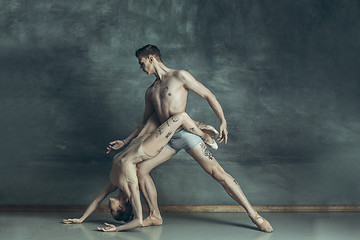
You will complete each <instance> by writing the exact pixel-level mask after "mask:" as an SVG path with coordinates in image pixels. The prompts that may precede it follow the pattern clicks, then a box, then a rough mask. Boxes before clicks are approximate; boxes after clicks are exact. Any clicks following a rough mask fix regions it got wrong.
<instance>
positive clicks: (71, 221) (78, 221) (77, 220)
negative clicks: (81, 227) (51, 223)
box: [63, 218, 83, 224]
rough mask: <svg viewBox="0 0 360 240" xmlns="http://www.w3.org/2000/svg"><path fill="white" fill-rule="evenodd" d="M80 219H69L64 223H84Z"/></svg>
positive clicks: (64, 220)
mask: <svg viewBox="0 0 360 240" xmlns="http://www.w3.org/2000/svg"><path fill="white" fill-rule="evenodd" d="M82 222H83V221H81V220H80V219H79V218H69V219H63V223H65V224H70V223H82Z"/></svg>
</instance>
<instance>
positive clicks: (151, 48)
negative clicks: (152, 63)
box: [135, 44, 162, 62]
mask: <svg viewBox="0 0 360 240" xmlns="http://www.w3.org/2000/svg"><path fill="white" fill-rule="evenodd" d="M135 55H136V57H138V58H140V57H148V56H150V55H153V56H154V57H155V58H156V60H158V61H160V62H162V60H161V54H160V50H159V49H158V48H157V47H156V46H155V45H151V44H148V45H146V46H144V47H142V48H139V49H138V50H136V52H135Z"/></svg>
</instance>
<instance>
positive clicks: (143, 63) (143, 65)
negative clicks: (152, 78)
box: [139, 57, 152, 75]
mask: <svg viewBox="0 0 360 240" xmlns="http://www.w3.org/2000/svg"><path fill="white" fill-rule="evenodd" d="M139 65H140V69H141V70H143V71H144V72H145V73H147V74H148V75H150V74H152V71H151V69H152V64H151V63H150V60H149V58H148V57H140V58H139Z"/></svg>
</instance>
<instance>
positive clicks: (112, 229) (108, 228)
mask: <svg viewBox="0 0 360 240" xmlns="http://www.w3.org/2000/svg"><path fill="white" fill-rule="evenodd" d="M104 224H105V226H106V227H102V228H101V227H97V230H99V231H103V232H116V227H115V225H113V224H109V223H106V222H105V223H104Z"/></svg>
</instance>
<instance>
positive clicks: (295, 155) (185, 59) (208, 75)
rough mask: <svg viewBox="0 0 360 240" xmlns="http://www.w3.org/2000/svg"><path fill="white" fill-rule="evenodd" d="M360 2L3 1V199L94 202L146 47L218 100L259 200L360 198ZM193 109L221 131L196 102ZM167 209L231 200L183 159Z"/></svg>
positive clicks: (124, 126) (130, 114)
mask: <svg viewBox="0 0 360 240" xmlns="http://www.w3.org/2000/svg"><path fill="white" fill-rule="evenodd" d="M359 16H360V3H359V1H320V0H318V1H316V0H315V1H314V0H308V1H306V0H304V1H297V2H294V1H285V0H284V1H253V0H242V1H238V0H232V1H216V0H214V1H200V0H199V1H193V0H187V1H166V0H163V1H161V0H153V1H145V0H142V1H115V0H113V1H101V0H90V1H89V0H87V1H75V0H72V1H45V0H43V1H40V0H38V1H35V0H34V1H23V0H17V1H16V0H11V1H10V0H8V1H6V0H2V1H0V99H1V102H0V113H1V115H0V131H1V133H0V204H87V203H89V202H90V201H91V200H92V199H93V198H94V197H95V196H96V195H97V194H98V192H99V191H100V190H101V189H102V187H103V186H104V185H105V184H106V183H107V179H108V173H109V170H110V166H111V156H110V157H108V156H106V155H105V147H106V146H107V143H108V142H109V141H110V140H114V139H118V138H120V139H121V138H124V137H126V136H127V135H128V134H129V133H130V132H131V131H132V130H133V129H134V128H135V127H136V125H137V123H139V122H140V121H141V120H142V114H143V109H144V92H145V90H146V88H147V87H148V86H149V85H150V84H151V83H152V81H153V80H154V77H153V76H151V77H148V76H146V75H144V73H143V72H141V71H140V70H139V66H138V63H137V59H136V58H135V56H134V51H135V50H136V49H137V48H139V47H142V46H143V45H145V44H147V43H152V44H155V45H157V46H159V48H160V49H161V50H162V54H163V60H164V62H165V64H166V65H168V66H169V67H172V68H176V69H186V70H189V71H190V72H191V73H192V74H193V75H194V76H195V77H196V78H197V79H198V80H199V81H201V82H202V83H204V85H206V86H207V87H208V88H209V89H210V90H212V91H213V92H214V93H215V95H216V96H217V98H218V100H219V101H220V103H221V104H222V106H223V108H224V112H225V116H226V118H227V120H228V125H229V134H230V135H229V143H228V144H227V145H221V146H220V149H219V150H218V151H217V152H215V153H214V155H215V157H216V158H217V159H218V161H219V162H220V164H221V165H222V166H223V167H224V168H225V170H227V171H228V172H229V173H230V174H231V175H233V176H234V177H235V178H236V179H237V181H238V182H239V183H240V185H241V186H242V187H243V190H244V191H245V193H246V194H247V196H248V198H249V200H250V201H251V202H252V203H253V204H269V205H272V204H274V205H277V204H280V205H281V204H360V191H359V189H360V187H359V186H360V183H359V182H360V181H359V170H360V163H359V161H358V160H359V157H360V149H359V143H360V111H359V110H360V109H359V106H360V86H359V79H360V68H359V56H360V17H359ZM187 112H188V113H189V114H190V115H191V116H192V117H193V118H194V119H197V120H202V121H206V122H209V123H211V124H213V125H214V126H217V127H218V125H219V123H218V120H217V118H216V116H215V115H214V113H213V112H212V110H211V109H210V107H209V106H208V104H207V103H206V101H205V100H202V99H201V98H199V97H198V96H196V95H194V94H191V95H190V96H189V105H188V108H187ZM152 176H153V177H154V179H155V181H156V184H157V187H158V192H159V203H160V204H170V205H171V204H234V202H233V200H232V199H231V198H230V197H228V196H227V194H226V193H225V191H224V190H222V188H221V186H220V185H219V184H218V183H216V182H215V181H213V180H212V179H211V177H209V176H208V175H207V174H205V173H204V172H203V170H202V169H201V168H200V167H199V166H198V165H197V164H196V163H195V161H193V160H192V159H191V158H190V157H189V156H188V155H186V154H185V153H179V154H178V155H177V156H176V157H174V158H173V159H172V160H170V161H169V162H167V163H165V164H163V165H162V166H160V167H158V168H157V169H156V170H154V171H153V173H152Z"/></svg>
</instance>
